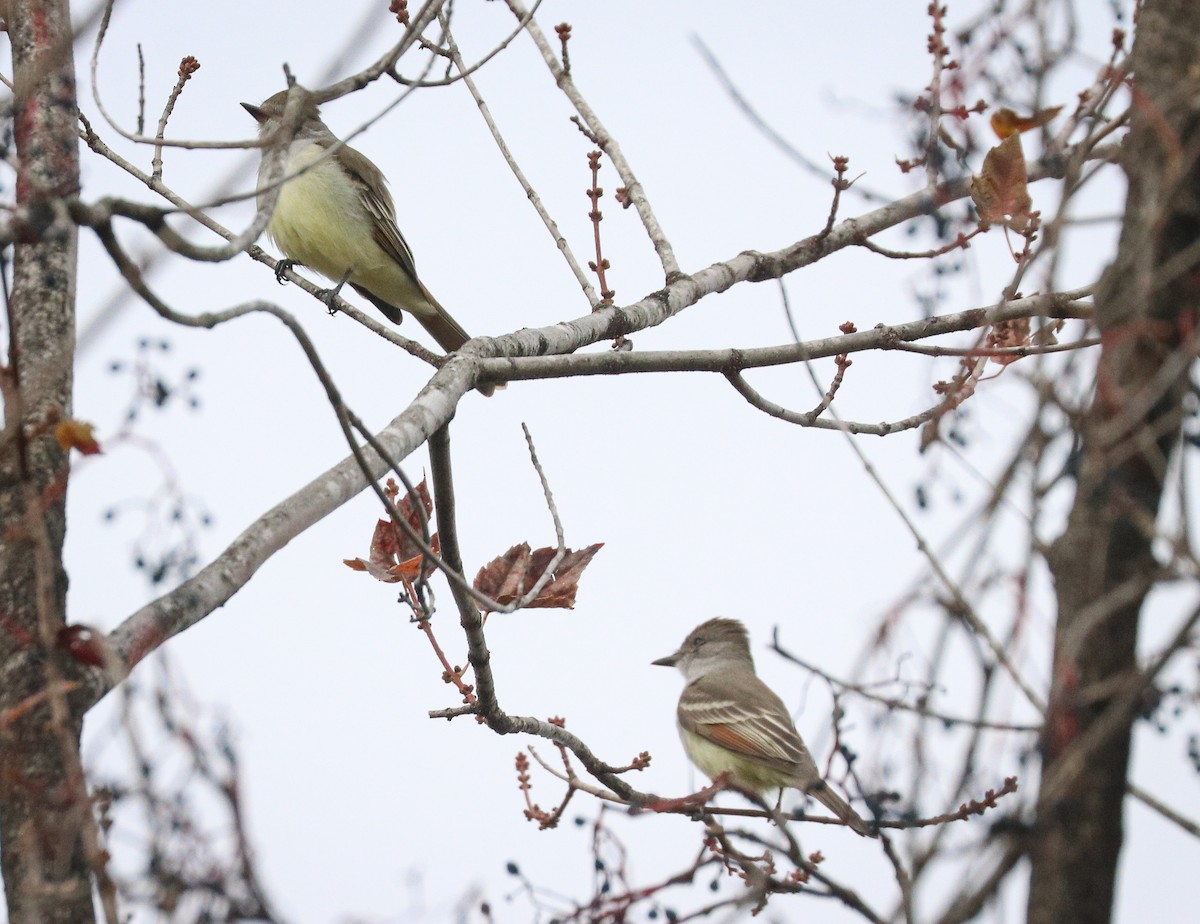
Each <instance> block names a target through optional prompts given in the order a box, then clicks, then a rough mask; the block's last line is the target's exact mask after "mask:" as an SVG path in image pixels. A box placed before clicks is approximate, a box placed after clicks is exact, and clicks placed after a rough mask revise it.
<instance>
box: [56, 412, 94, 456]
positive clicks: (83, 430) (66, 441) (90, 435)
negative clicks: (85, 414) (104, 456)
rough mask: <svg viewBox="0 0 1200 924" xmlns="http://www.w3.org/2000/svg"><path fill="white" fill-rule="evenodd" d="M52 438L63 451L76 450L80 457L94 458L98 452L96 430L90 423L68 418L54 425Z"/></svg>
mask: <svg viewBox="0 0 1200 924" xmlns="http://www.w3.org/2000/svg"><path fill="white" fill-rule="evenodd" d="M54 438H55V439H56V440H57V441H58V445H59V446H61V447H62V448H63V449H78V450H79V452H80V453H81V454H82V455H85V456H94V455H97V454H98V453H99V452H100V451H101V450H100V444H99V443H98V442H97V441H96V428H95V427H93V426H92V425H91V424H90V423H84V422H83V421H82V420H75V419H74V418H71V417H68V418H67V419H66V420H60V421H59V422H58V423H57V424H55V425H54Z"/></svg>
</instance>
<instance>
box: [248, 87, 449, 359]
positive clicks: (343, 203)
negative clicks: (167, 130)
mask: <svg viewBox="0 0 1200 924" xmlns="http://www.w3.org/2000/svg"><path fill="white" fill-rule="evenodd" d="M294 92H305V91H303V90H297V91H294ZM287 96H288V91H287V90H281V91H280V92H279V93H276V94H275V95H274V96H271V97H268V98H267V99H266V100H265V101H264V102H263V104H262V105H261V106H255V105H252V104H251V103H242V106H243V107H244V108H245V110H246V111H247V112H249V113H250V115H252V116H254V118H255V120H256V121H257V122H258V131H259V135H260V136H261V137H263V138H267V137H268V136H269V135H271V134H272V133H274V132H275V131H276V129H278V128H279V126H280V125H281V124H282V119H283V112H284V107H285V105H286V104H287ZM338 144H339V142H338V139H337V137H336V136H335V135H334V134H333V132H331V131H330V130H329V128H328V126H326V124H325V123H324V122H322V121H321V117H320V112H319V110H318V109H317V106H316V103H314V102H312V100H311V98H310V97H308V96H307V94H306V95H305V98H304V102H303V112H302V114H301V117H300V127H299V129H298V130H297V131H296V137H295V139H294V140H293V141H292V142H291V145H290V146H289V148H288V152H287V157H286V158H285V165H284V171H283V184H282V186H281V187H280V189H279V198H278V199H277V200H276V202H275V213H274V214H273V215H272V216H271V222H270V224H269V225H267V232H268V233H269V234H270V235H271V238H272V240H274V241H275V243H276V244H277V245H278V246H279V249H280V250H282V251H283V252H284V254H285V255H286V256H287V257H288V261H289V262H290V263H299V264H303V265H304V266H309V267H312V268H313V269H315V270H316V271H317V272H318V273H320V274H321V275H323V276H328V277H329V278H330V279H332V280H333V281H334V282H337V283H338V284H339V288H340V286H341V284H343V283H345V282H349V283H350V285H351V286H352V287H353V288H354V290H355V291H357V292H358V293H359V295H362V296H363V297H364V298H366V299H368V300H369V301H371V302H372V303H373V304H374V305H375V307H376V308H378V309H379V310H380V311H382V312H383V313H384V315H386V316H387V318H388V320H389V321H391V322H392V323H393V324H399V323H400V321H401V320H402V318H403V315H402V314H401V312H402V311H407V312H408V313H409V314H411V315H412V316H413V317H415V318H416V319H417V321H419V322H420V324H421V326H422V327H424V328H425V329H426V330H427V331H429V333H430V334H431V335H432V336H433V339H434V340H436V341H437V342H438V345H439V346H440V347H441V348H442V349H443V350H445V351H446V352H447V353H450V352H453V351H454V350H457V349H458V348H459V347H461V346H462V345H463V344H464V343H466V342H467V341H468V340H469V339H470V337H469V336H468V334H467V332H466V331H465V330H463V329H462V327H461V326H459V323H458V322H457V321H455V320H454V318H452V317H451V316H450V314H449V313H448V312H447V311H446V309H445V308H443V307H442V306H441V305H440V304H438V301H437V299H435V298H434V297H433V295H431V294H430V292H429V290H428V289H427V288H425V286H424V285H423V284H422V283H421V280H420V279H418V278H417V267H416V264H415V263H414V262H413V255H412V251H411V250H409V247H408V244H407V243H405V240H404V235H402V234H401V233H400V229H399V228H398V227H397V226H396V208H395V206H394V205H393V204H392V196H391V193H389V192H388V189H387V180H385V179H384V176H383V173H382V172H380V170H379V168H378V167H376V166H375V165H374V164H373V163H371V161H369V160H368V159H367V158H366V157H365V156H363V155H362V154H360V153H359V152H358V151H356V150H354V148H352V147H350V146H349V145H341V146H340V147H337V145H338ZM267 152H268V149H267V148H263V159H262V163H261V164H260V165H259V168H258V182H259V186H260V187H262V186H264V185H265V184H266V182H267V179H268V178H267V172H268V158H267ZM263 198H264V193H263V192H260V193H259V196H258V199H259V204H260V205H261V204H262V201H263ZM335 291H336V290H335Z"/></svg>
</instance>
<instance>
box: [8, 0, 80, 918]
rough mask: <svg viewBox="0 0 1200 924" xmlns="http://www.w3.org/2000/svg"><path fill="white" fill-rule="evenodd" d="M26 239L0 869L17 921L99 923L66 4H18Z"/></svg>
mask: <svg viewBox="0 0 1200 924" xmlns="http://www.w3.org/2000/svg"><path fill="white" fill-rule="evenodd" d="M6 18H7V22H8V34H9V38H10V40H11V42H12V51H13V61H14V79H15V83H16V91H15V106H14V112H15V136H16V149H17V159H18V175H17V206H18V208H17V213H16V215H15V217H14V221H13V228H14V230H15V234H16V237H17V240H18V243H17V244H16V247H15V253H14V257H13V286H12V296H11V299H10V301H9V306H8V328H9V329H8V335H9V336H8V340H9V343H8V348H9V349H8V362H7V365H6V367H5V368H3V369H0V375H3V377H4V380H3V385H4V388H3V401H4V416H5V421H4V424H5V427H4V433H3V437H2V438H0V861H2V866H3V872H4V887H5V893H6V897H7V901H8V919H9V921H11V922H12V924H34V922H37V924H57V922H62V924H67V922H70V924H79V922H86V921H91V920H94V912H93V907H92V893H91V887H90V881H89V875H88V873H89V868H88V864H87V862H86V861H85V852H84V850H83V846H82V845H83V843H84V842H83V839H82V835H81V832H83V831H84V830H85V829H86V828H87V826H88V825H90V823H91V820H90V819H91V814H90V811H91V810H90V806H89V803H88V800H87V796H86V787H85V785H84V781H83V777H82V771H81V768H80V762H79V732H80V727H81V725H82V712H81V711H80V710H79V709H78V708H76V709H72V708H71V707H70V706H69V705H68V702H67V687H66V685H65V683H64V680H65V678H66V674H67V673H68V671H69V669H70V665H69V664H68V663H66V662H65V661H64V660H63V658H62V655H61V654H59V653H58V652H57V650H56V649H55V647H54V643H55V637H56V634H57V632H58V630H59V628H61V626H62V625H63V622H64V615H65V605H66V590H67V578H66V572H65V570H64V568H63V564H62V546H63V536H64V533H65V530H66V519H65V500H66V487H67V462H68V460H67V454H66V452H65V451H64V450H62V449H61V448H60V447H59V446H58V444H57V442H56V441H55V437H54V422H55V420H57V419H59V418H67V417H69V416H70V414H71V380H72V363H73V359H74V349H75V329H74V321H75V274H76V250H77V242H78V235H77V232H76V229H75V227H74V225H73V224H72V223H71V222H70V219H69V218H68V217H67V215H66V212H65V199H67V198H68V197H72V196H75V195H77V194H78V191H79V152H78V136H77V134H76V133H77V130H78V118H77V108H76V101H75V74H74V64H73V61H72V51H73V49H72V34H71V24H70V17H69V10H68V3H67V0H10V2H9V3H8V4H7V17H6Z"/></svg>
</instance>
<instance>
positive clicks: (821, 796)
mask: <svg viewBox="0 0 1200 924" xmlns="http://www.w3.org/2000/svg"><path fill="white" fill-rule="evenodd" d="M804 791H805V792H807V793H808V795H810V796H812V797H813V798H814V799H816V800H817V801H818V802H820V803H821V804H822V805H823V806H825V808H827V809H829V811H831V812H833V814H835V815H837V817H838V818H840V819H841V820H842V821H844V822H845V823H846V824H847V825H848V826H849V827H850V828H851V829H852V830H853V831H854V832H855V833H856V834H861V835H862V836H863V837H879V832H878V831H876V830H875V829H874V828H873V827H872V826H871V825H870V824H869V823H868V822H867V821H865V820H864V819H863V817H862V816H861V815H859V814H858V812H856V811H854V809H852V808H851V807H850V803H849V802H847V801H846V800H845V799H843V798H842V797H841V796H839V795H838V794H837V793H836V792H834V790H833V787H831V786H830V785H829V784H828V783H826V782H825V781H824V780H818V781H817V782H816V783H814V784H813V785H811V786H809V787H807V788H806V789H805V790H804Z"/></svg>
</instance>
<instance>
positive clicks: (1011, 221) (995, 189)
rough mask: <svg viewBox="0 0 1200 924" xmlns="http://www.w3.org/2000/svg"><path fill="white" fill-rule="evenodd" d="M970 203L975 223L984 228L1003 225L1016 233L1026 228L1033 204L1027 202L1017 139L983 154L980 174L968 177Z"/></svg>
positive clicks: (1027, 195)
mask: <svg viewBox="0 0 1200 924" xmlns="http://www.w3.org/2000/svg"><path fill="white" fill-rule="evenodd" d="M971 199H972V200H973V201H974V202H975V208H976V209H977V210H978V212H979V220H980V221H982V222H984V223H986V224H989V225H1007V226H1008V227H1010V228H1012V229H1013V230H1014V231H1018V232H1020V231H1024V230H1025V229H1026V228H1027V227H1028V226H1029V213H1030V212H1031V211H1032V209H1033V200H1032V199H1030V198H1029V189H1028V186H1027V183H1026V171H1025V153H1024V152H1023V151H1022V150H1021V136H1020V135H1016V134H1014V135H1010V136H1009V137H1007V138H1005V139H1004V140H1003V141H1001V142H1000V143H999V144H998V145H996V146H995V147H994V148H992V149H991V150H990V151H988V152H987V157H985V158H984V159H983V170H982V171H981V172H980V174H979V176H974V177H971Z"/></svg>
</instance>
